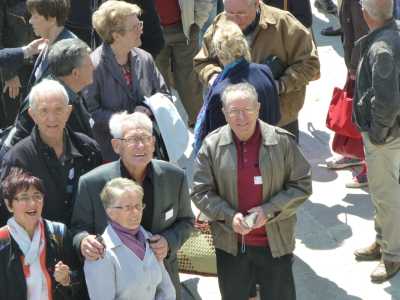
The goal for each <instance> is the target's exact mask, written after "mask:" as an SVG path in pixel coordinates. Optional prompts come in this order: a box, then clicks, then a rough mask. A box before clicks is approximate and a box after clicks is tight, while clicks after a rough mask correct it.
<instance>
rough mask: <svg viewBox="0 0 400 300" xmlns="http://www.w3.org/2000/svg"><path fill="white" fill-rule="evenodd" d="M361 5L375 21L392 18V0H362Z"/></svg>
mask: <svg viewBox="0 0 400 300" xmlns="http://www.w3.org/2000/svg"><path fill="white" fill-rule="evenodd" d="M361 6H362V8H363V9H365V10H366V11H367V13H368V15H370V16H371V18H373V19H374V20H377V21H386V20H389V19H391V18H393V0H362V1H361Z"/></svg>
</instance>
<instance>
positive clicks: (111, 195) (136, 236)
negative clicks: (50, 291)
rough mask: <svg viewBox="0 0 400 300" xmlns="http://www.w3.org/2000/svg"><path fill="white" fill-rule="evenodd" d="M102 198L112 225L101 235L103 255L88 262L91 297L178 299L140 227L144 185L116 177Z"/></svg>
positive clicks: (99, 237)
mask: <svg viewBox="0 0 400 300" xmlns="http://www.w3.org/2000/svg"><path fill="white" fill-rule="evenodd" d="M137 141H138V140H135V142H137ZM132 142H133V140H132ZM100 198H101V201H102V203H103V206H104V208H105V210H106V213H107V216H108V222H109V224H108V226H107V227H106V229H105V231H104V233H103V235H102V236H98V237H97V239H98V240H99V241H100V242H101V243H103V246H104V247H105V251H104V253H103V257H102V258H100V259H99V260H95V261H89V260H86V261H85V266H84V271H85V277H86V284H87V287H88V291H89V296H90V299H102V300H108V299H110V300H111V299H116V300H133V299H141V300H153V299H163V300H168V299H171V300H172V299H175V289H174V286H173V284H172V281H171V279H170V277H169V275H168V273H167V271H166V269H165V267H164V264H163V262H162V261H159V260H157V258H156V256H155V255H154V253H153V251H152V250H151V249H150V246H149V243H151V242H152V239H150V237H151V233H149V232H148V231H146V230H145V229H144V228H143V227H142V226H140V222H141V220H142V213H143V209H144V208H145V205H144V204H143V202H142V199H143V189H142V187H141V186H140V185H138V184H137V183H135V182H134V181H132V180H129V179H126V178H121V177H118V178H114V179H112V180H110V181H109V182H108V183H107V184H106V185H105V187H104V188H103V190H102V192H101V194H100Z"/></svg>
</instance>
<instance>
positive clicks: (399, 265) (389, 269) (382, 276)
mask: <svg viewBox="0 0 400 300" xmlns="http://www.w3.org/2000/svg"><path fill="white" fill-rule="evenodd" d="M399 270H400V262H399V261H388V260H383V259H382V260H381V261H380V262H379V264H378V265H377V266H376V268H375V269H374V271H372V273H371V281H372V282H374V283H382V282H384V281H386V280H388V279H390V278H392V277H393V276H394V275H396V273H397V272H398V271H399Z"/></svg>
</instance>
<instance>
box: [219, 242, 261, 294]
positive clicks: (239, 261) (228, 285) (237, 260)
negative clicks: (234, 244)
mask: <svg viewBox="0 0 400 300" xmlns="http://www.w3.org/2000/svg"><path fill="white" fill-rule="evenodd" d="M215 253H216V257H217V275H218V284H219V289H220V292H221V296H222V300H248V299H249V295H250V290H251V285H252V284H253V283H254V281H253V280H252V278H254V273H253V272H252V270H251V267H250V262H249V260H248V258H247V255H246V253H244V254H243V253H240V252H239V253H238V255H237V256H233V255H231V254H229V253H227V252H225V251H223V250H220V249H215Z"/></svg>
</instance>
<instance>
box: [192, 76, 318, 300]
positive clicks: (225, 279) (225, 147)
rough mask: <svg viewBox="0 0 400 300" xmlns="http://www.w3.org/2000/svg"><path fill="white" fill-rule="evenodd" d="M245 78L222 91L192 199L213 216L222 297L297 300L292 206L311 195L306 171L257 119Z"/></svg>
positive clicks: (282, 136)
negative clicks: (217, 123)
mask: <svg viewBox="0 0 400 300" xmlns="http://www.w3.org/2000/svg"><path fill="white" fill-rule="evenodd" d="M257 97H258V96H257V92H256V90H255V89H254V87H253V86H251V85H250V84H248V83H239V84H235V85H231V86H228V87H227V88H226V89H225V90H224V92H223V94H222V102H223V112H224V115H225V118H226V121H227V123H228V124H227V125H225V126H223V127H220V128H219V129H217V130H215V131H213V132H212V133H210V134H209V135H208V136H207V137H206V138H205V140H204V141H203V144H202V147H201V148H200V151H199V153H198V156H197V159H196V161H195V170H194V177H193V188H192V194H191V199H192V200H193V202H194V203H195V204H196V205H197V207H198V208H199V209H200V210H201V211H202V212H203V213H204V214H205V215H206V216H207V217H208V218H209V219H210V220H211V230H212V232H213V236H214V244H215V248H216V256H217V274H218V282H219V287H220V291H221V294H222V299H223V300H245V299H248V298H249V296H250V293H251V288H252V286H253V284H254V282H256V283H258V284H259V285H260V296H261V299H263V300H266V299H268V300H294V299H296V291H295V285H294V280H293V273H292V259H293V256H292V252H293V250H294V246H295V239H294V228H295V224H296V209H297V207H298V206H299V205H300V204H302V203H303V202H304V201H305V200H306V199H307V198H308V196H309V195H310V194H311V169H310V165H309V164H308V162H307V161H306V159H305V158H304V156H303V155H302V153H301V151H300V150H299V148H298V147H297V145H296V142H295V141H294V137H293V136H292V135H291V134H290V133H288V132H287V131H285V130H283V129H280V128H278V127H274V126H271V125H268V124H267V123H264V122H263V121H261V120H259V119H258V114H259V109H260V104H259V103H258V100H257Z"/></svg>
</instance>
